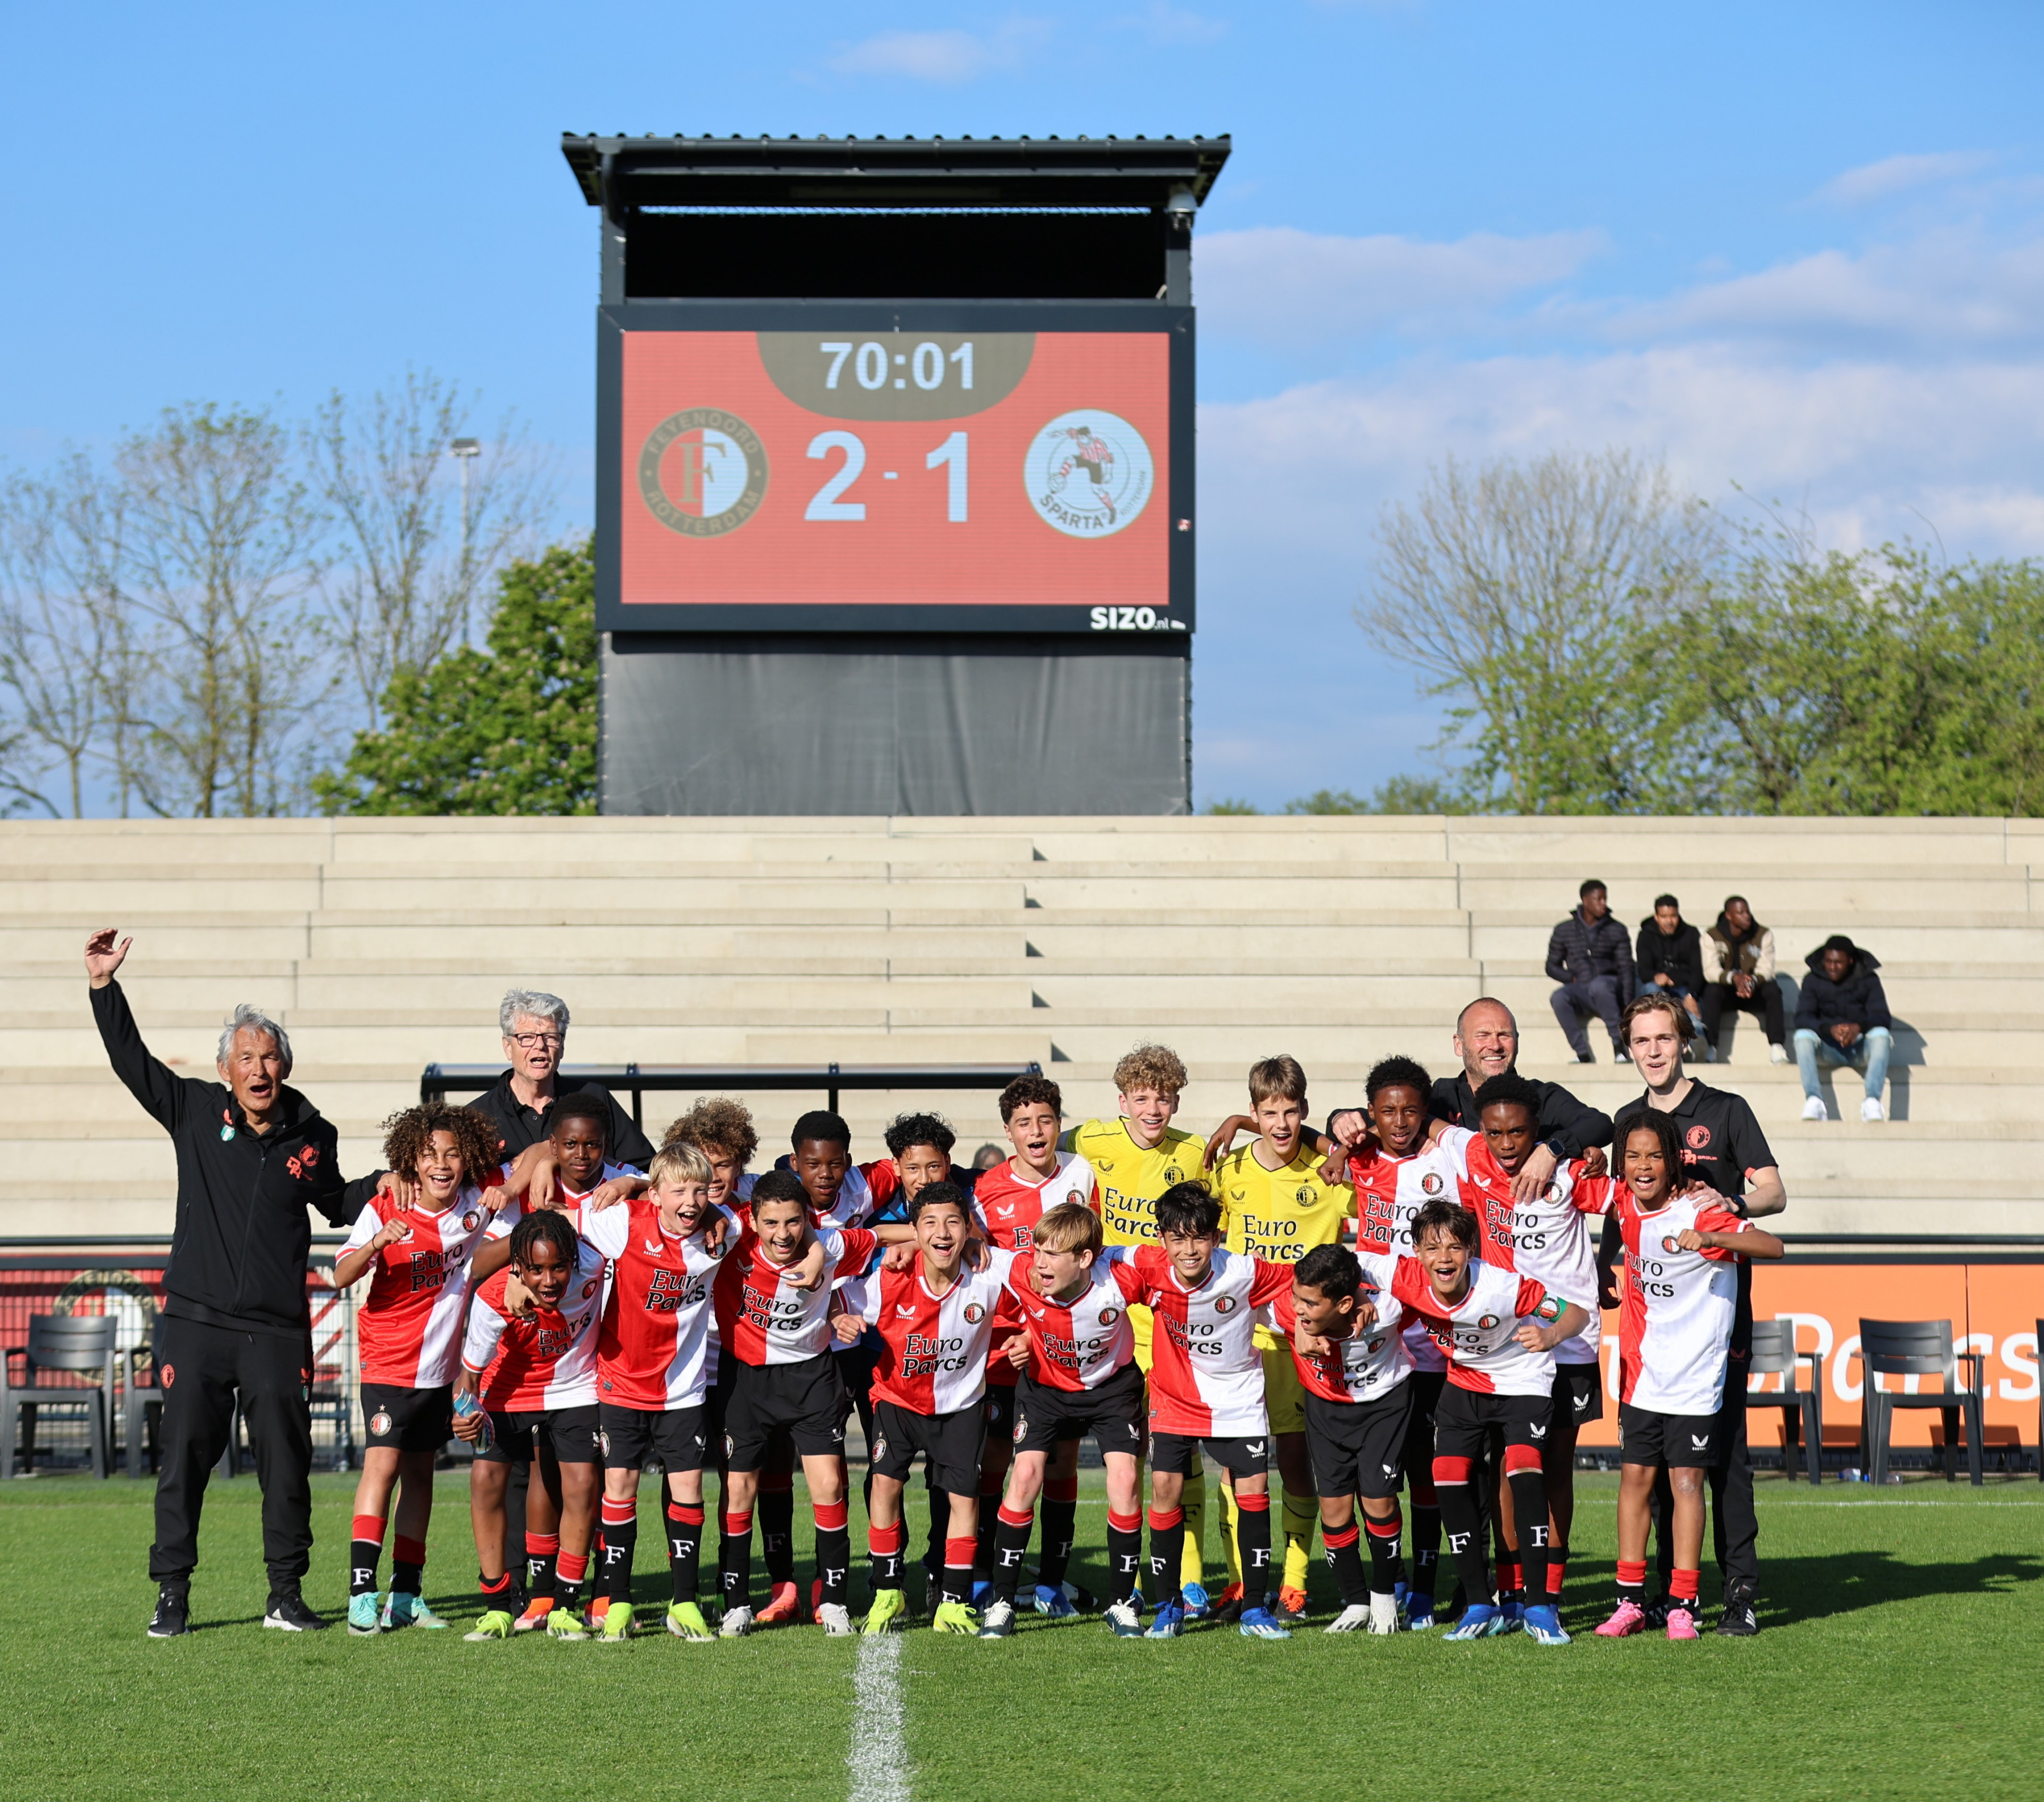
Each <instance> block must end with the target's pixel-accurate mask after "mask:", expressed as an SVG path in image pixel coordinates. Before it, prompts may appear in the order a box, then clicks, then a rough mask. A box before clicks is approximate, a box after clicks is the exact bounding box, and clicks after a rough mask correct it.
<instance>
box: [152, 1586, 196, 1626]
mask: <svg viewBox="0 0 2044 1802" xmlns="http://www.w3.org/2000/svg"><path fill="white" fill-rule="evenodd" d="M190 1631H191V1591H190V1589H188V1588H186V1586H185V1585H183V1584H182V1583H165V1584H163V1585H161V1586H160V1587H159V1589H157V1591H156V1612H155V1613H154V1614H152V1616H149V1637H150V1638H151V1639H178V1638H180V1637H181V1636H182V1635H185V1634H186V1633H189V1632H190Z"/></svg>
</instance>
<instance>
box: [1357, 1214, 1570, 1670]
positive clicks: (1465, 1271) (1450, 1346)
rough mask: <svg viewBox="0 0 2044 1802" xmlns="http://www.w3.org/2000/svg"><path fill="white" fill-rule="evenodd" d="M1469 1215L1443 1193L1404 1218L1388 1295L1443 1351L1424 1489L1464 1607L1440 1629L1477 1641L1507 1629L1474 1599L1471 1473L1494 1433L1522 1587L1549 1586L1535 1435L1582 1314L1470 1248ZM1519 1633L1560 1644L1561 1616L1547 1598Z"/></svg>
mask: <svg viewBox="0 0 2044 1802" xmlns="http://www.w3.org/2000/svg"><path fill="white" fill-rule="evenodd" d="M1481 1231H1482V1229H1481V1227H1480V1226H1479V1225H1478V1224H1477V1218H1476V1216H1475V1215H1473V1214H1472V1213H1471V1212H1470V1211H1469V1210H1468V1209H1467V1208H1464V1207H1462V1206H1461V1205H1459V1204H1458V1203H1456V1202H1453V1201H1449V1200H1447V1198H1446V1197H1442V1198H1441V1199H1440V1200H1439V1201H1429V1202H1428V1203H1427V1205H1425V1206H1424V1207H1423V1208H1421V1209H1420V1211H1419V1212H1418V1213H1416V1214H1415V1215H1414V1216H1412V1243H1413V1255H1412V1257H1410V1258H1400V1259H1399V1261H1398V1269H1397V1274H1396V1275H1395V1276H1394V1277H1393V1280H1392V1285H1391V1293H1392V1295H1393V1298H1394V1299H1395V1300H1397V1301H1399V1302H1400V1303H1401V1304H1403V1305H1404V1307H1406V1308H1409V1309H1410V1310H1411V1311H1412V1312H1413V1313H1414V1314H1416V1316H1418V1317H1419V1318H1420V1320H1423V1322H1425V1324H1426V1327H1427V1331H1429V1332H1430V1333H1431V1334H1432V1335H1434V1339H1435V1343H1437V1344H1438V1345H1439V1347H1441V1349H1442V1350H1443V1351H1444V1352H1446V1353H1447V1358H1448V1381H1447V1387H1446V1388H1445V1389H1443V1391H1442V1393H1441V1405H1440V1409H1439V1412H1438V1413H1437V1414H1436V1416H1435V1420H1434V1487H1435V1489H1436V1490H1437V1491H1438V1492H1439V1495H1440V1499H1441V1519H1442V1521H1443V1523H1444V1524H1445V1525H1446V1527H1447V1530H1448V1546H1449V1550H1451V1551H1452V1552H1453V1553H1454V1555H1455V1560H1456V1562H1457V1564H1458V1566H1460V1568H1461V1571H1462V1588H1463V1591H1464V1593H1465V1594H1466V1595H1467V1596H1469V1597H1470V1604H1469V1606H1468V1608H1466V1610H1465V1611H1464V1612H1463V1615H1462V1619H1460V1620H1459V1621H1458V1622H1457V1623H1455V1626H1454V1629H1453V1631H1451V1632H1450V1634H1449V1635H1448V1637H1449V1638H1450V1639H1485V1638H1488V1637H1489V1635H1493V1634H1494V1633H1499V1632H1502V1631H1506V1624H1507V1617H1506V1616H1505V1615H1504V1612H1503V1611H1502V1610H1501V1609H1500V1608H1497V1607H1496V1606H1495V1605H1494V1604H1492V1603H1489V1602H1485V1601H1480V1600H1477V1599H1476V1598H1477V1597H1479V1596H1488V1595H1489V1594H1490V1593H1492V1585H1491V1579H1490V1561H1489V1558H1487V1557H1486V1556H1485V1548H1484V1543H1483V1535H1482V1531H1481V1518H1480V1515H1479V1511H1478V1509H1477V1500H1476V1497H1475V1496H1474V1495H1473V1494H1472V1493H1470V1480H1471V1477H1472V1473H1473V1472H1474V1471H1475V1470H1477V1469H1479V1468H1480V1467H1481V1459H1482V1457H1483V1453H1484V1449H1485V1444H1486V1443H1487V1441H1488V1440H1489V1437H1490V1435H1491V1434H1492V1432H1493V1430H1498V1431H1502V1433H1503V1435H1504V1476H1505V1481H1507V1482H1508V1483H1509V1484H1510V1485H1511V1486H1512V1501H1513V1503H1514V1504H1515V1508H1516V1512H1517V1515H1518V1518H1519V1521H1520V1556H1521V1558H1522V1560H1523V1563H1524V1566H1525V1571H1526V1586H1527V1593H1529V1594H1530V1595H1532V1596H1539V1597H1545V1596H1546V1593H1547V1561H1546V1552H1547V1485H1546V1478H1545V1477H1544V1476H1543V1473H1542V1470H1541V1459H1540V1450H1539V1448H1540V1444H1541V1442H1542V1441H1543V1439H1546V1436H1547V1433H1548V1431H1549V1429H1550V1427H1551V1425H1552V1424H1553V1421H1554V1347H1556V1346H1558V1345H1559V1344H1561V1343H1562V1342H1563V1341H1564V1340H1565V1339H1569V1338H1570V1337H1571V1336H1573V1335H1574V1334H1577V1333H1579V1332H1581V1331H1582V1330H1583V1327H1584V1326H1585V1324H1586V1323H1587V1322H1588V1321H1589V1313H1588V1312H1586V1311H1585V1309H1584V1308H1582V1307H1581V1305H1580V1304H1577V1303H1576V1302H1573V1301H1569V1300H1568V1299H1567V1298H1566V1297H1562V1296H1558V1295H1550V1293H1548V1292H1547V1290H1546V1289H1545V1288H1543V1286H1542V1285H1540V1284H1539V1283H1537V1282H1535V1281H1533V1280H1532V1279H1531V1278H1528V1277H1520V1276H1515V1275H1514V1274H1512V1273H1511V1272H1510V1271H1508V1270H1501V1269H1500V1268H1499V1267H1498V1266H1496V1264H1493V1263H1489V1262H1485V1260H1484V1259H1483V1258H1480V1257H1478V1256H1477V1247H1478V1245H1479V1243H1481ZM1525 1626H1526V1631H1527V1634H1528V1635H1530V1636H1531V1638H1532V1639H1534V1640H1535V1641H1536V1642H1537V1643H1539V1644H1541V1645H1543V1646H1566V1644H1567V1643H1569V1636H1568V1635H1567V1634H1566V1633H1565V1632H1563V1631H1562V1624H1561V1617H1560V1616H1559V1615H1558V1613H1557V1612H1556V1610H1555V1608H1554V1606H1553V1605H1552V1604H1550V1603H1549V1602H1546V1601H1545V1600H1543V1601H1542V1602H1540V1603H1539V1604H1538V1605H1536V1606H1533V1607H1529V1608H1527V1610H1526V1615H1525Z"/></svg>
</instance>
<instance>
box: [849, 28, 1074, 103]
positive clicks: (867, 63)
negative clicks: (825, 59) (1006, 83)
mask: <svg viewBox="0 0 2044 1802" xmlns="http://www.w3.org/2000/svg"><path fill="white" fill-rule="evenodd" d="M1050 37H1051V27H1050V25H1049V22H1048V21H1046V20H1042V19H1027V18H1015V19H1010V20H1009V21H1007V22H1006V23H1005V24H1004V25H1001V26H999V27H997V29H994V30H993V31H991V32H970V31H884V32H882V33H878V35H877V36H875V37H869V38H865V39H863V40H861V41H860V42H859V43H857V44H847V45H845V46H844V47H843V48H841V49H840V50H839V51H838V52H837V53H836V55H835V56H832V58H831V60H830V66H831V67H832V69H833V70H835V71H836V72H837V73H838V74H840V75H897V76H901V77H904V78H905V79H908V80H910V81H922V82H932V83H937V84H939V85H940V86H957V85H958V84H959V83H964V82H969V81H974V80H977V79H978V78H979V77H980V76H982V75H989V74H992V73H993V72H994V71H997V70H1004V69H1016V68H1020V67H1022V66H1023V65H1024V63H1027V62H1028V61H1029V60H1031V59H1032V57H1033V56H1035V53H1036V52H1038V51H1039V50H1040V49H1041V48H1043V46H1044V45H1045V44H1047V43H1048V42H1049V40H1050Z"/></svg>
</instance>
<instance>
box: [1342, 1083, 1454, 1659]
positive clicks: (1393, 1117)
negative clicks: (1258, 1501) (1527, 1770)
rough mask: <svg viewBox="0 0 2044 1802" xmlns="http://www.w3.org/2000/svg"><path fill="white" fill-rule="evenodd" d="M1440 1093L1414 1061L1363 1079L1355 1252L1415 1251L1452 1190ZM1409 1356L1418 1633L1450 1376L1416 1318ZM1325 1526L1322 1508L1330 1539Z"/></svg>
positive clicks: (1412, 1614)
mask: <svg viewBox="0 0 2044 1802" xmlns="http://www.w3.org/2000/svg"><path fill="white" fill-rule="evenodd" d="M1365 1093H1366V1097H1367V1099H1368V1102H1369V1112H1368V1115H1367V1116H1366V1117H1367V1120H1368V1122H1369V1125H1370V1138H1368V1139H1365V1140H1364V1141H1363V1142H1362V1143H1361V1144H1359V1145H1357V1146H1356V1147H1354V1149H1352V1150H1351V1151H1350V1152H1349V1153H1348V1180H1349V1184H1350V1187H1351V1188H1353V1189H1354V1191H1355V1221H1356V1226H1355V1248H1356V1251H1357V1253H1358V1255H1363V1254H1368V1253H1370V1252H1373V1251H1374V1252H1381V1253H1383V1254H1386V1255H1388V1256H1390V1257H1393V1258H1402V1257H1410V1256H1411V1255H1412V1216H1414V1215H1415V1214H1416V1213H1417V1212H1419V1211H1420V1208H1422V1207H1423V1206H1425V1205H1426V1204H1427V1202H1429V1201H1432V1200H1433V1199H1434V1198H1435V1197H1436V1196H1438V1195H1447V1196H1452V1195H1453V1194H1454V1193H1455V1188H1454V1174H1453V1172H1452V1170H1450V1167H1449V1165H1448V1162H1447V1159H1446V1158H1443V1155H1441V1153H1440V1152H1439V1150H1438V1149H1436V1147H1435V1146H1434V1145H1433V1144H1432V1143H1431V1141H1430V1139H1429V1137H1428V1129H1429V1128H1430V1127H1431V1124H1432V1120H1433V1106H1432V1103H1433V1093H1434V1079H1433V1078H1432V1077H1431V1076H1429V1075H1428V1074H1427V1071H1426V1070H1425V1068H1424V1067H1423V1066H1422V1065H1420V1063H1418V1062H1416V1061H1415V1060H1414V1059H1411V1058H1404V1057H1390V1058H1385V1059H1380V1060H1379V1061H1378V1062H1377V1063H1376V1064H1374V1066H1372V1067H1371V1069H1370V1076H1369V1079H1368V1081H1367V1082H1366V1085H1365ZM1405 1353H1406V1355H1407V1357H1408V1358H1410V1359H1411V1360H1412V1375H1411V1376H1410V1377H1408V1378H1407V1380H1406V1383H1405V1387H1406V1389H1407V1390H1408V1393H1410V1395H1411V1397H1412V1412H1411V1417H1410V1419H1409V1420H1408V1423H1407V1425H1406V1428H1405V1443H1404V1447H1403V1449H1402V1450H1401V1451H1400V1454H1399V1455H1400V1462H1402V1464H1403V1466H1404V1471H1405V1482H1406V1487H1407V1488H1408V1489H1409V1490H1410V1491H1411V1493H1412V1590H1411V1593H1409V1594H1408V1596H1406V1598H1405V1604H1406V1609H1405V1618H1406V1621H1407V1623H1408V1625H1409V1626H1410V1627H1412V1630H1413V1631H1415V1632H1420V1631H1424V1630H1425V1629H1427V1627H1431V1626H1432V1625H1433V1624H1434V1594H1435V1583H1436V1581H1438V1574H1437V1573H1438V1571H1439V1564H1440V1555H1441V1510H1440V1503H1439V1498H1438V1497H1436V1496H1435V1493H1434V1411H1435V1408H1437V1407H1439V1404H1440V1400H1441V1389H1442V1385H1443V1384H1445V1383H1446V1382H1447V1380H1448V1361H1447V1358H1444V1357H1443V1355H1442V1354H1441V1348H1440V1347H1439V1346H1437V1345H1436V1344H1435V1343H1434V1339H1433V1335H1431V1333H1429V1332H1428V1331H1427V1329H1426V1328H1425V1327H1423V1326H1422V1325H1420V1323H1419V1322H1418V1321H1417V1320H1408V1322H1407V1324H1406V1327H1405ZM1316 1481H1317V1479H1316ZM1323 1502H1324V1498H1323ZM1326 1523H1327V1516H1326V1510H1325V1508H1324V1506H1323V1508H1322V1512H1321V1528H1322V1531H1321V1540H1322V1543H1325V1541H1326V1537H1327V1535H1326Z"/></svg>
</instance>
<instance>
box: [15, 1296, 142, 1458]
mask: <svg viewBox="0 0 2044 1802" xmlns="http://www.w3.org/2000/svg"><path fill="white" fill-rule="evenodd" d="M119 1327H120V1323H119V1321H117V1320H116V1319H115V1318H114V1317H113V1316H112V1315H111V1314H33V1315H31V1316H29V1343H27V1344H26V1345H25V1346H10V1347H8V1348H7V1350H6V1354H5V1355H4V1356H0V1477H12V1476H13V1474H14V1435H15V1431H16V1429H17V1427H19V1429H20V1432H21V1468H22V1470H24V1471H25V1472H28V1471H33V1470H34V1469H35V1467H36V1424H37V1420H38V1419H39V1418H40V1416H42V1415H43V1414H44V1413H45V1412H48V1413H52V1414H56V1415H60V1416H65V1417H68V1418H71V1419H77V1418H79V1417H81V1416H83V1419H84V1420H85V1423H86V1433H87V1435H88V1436H89V1437H90V1442H91V1446H92V1473H93V1475H94V1476H95V1477H106V1476H108V1475H109V1474H110V1473H111V1472H112V1470H113V1458H112V1457H111V1455H110V1444H111V1442H110V1435H109V1431H108V1427H109V1418H108V1416H109V1412H110V1411H111V1410H112V1408H113V1366H114V1361H115V1359H116V1358H117V1356H118V1355H119V1354H118V1353H117V1351H116V1350H115V1348H114V1339H115V1335H116V1334H117V1331H118V1330H119ZM15 1358H21V1360H22V1362H23V1365H24V1370H23V1375H24V1377H25V1381H22V1382H21V1383H18V1384H17V1383H16V1382H15V1381H14V1379H13V1361H14V1359H15ZM45 1376H57V1377H63V1378H67V1379H69V1380H68V1381H60V1382H56V1383H48V1382H45V1381H44V1377H45ZM83 1379H90V1380H83Z"/></svg>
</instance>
